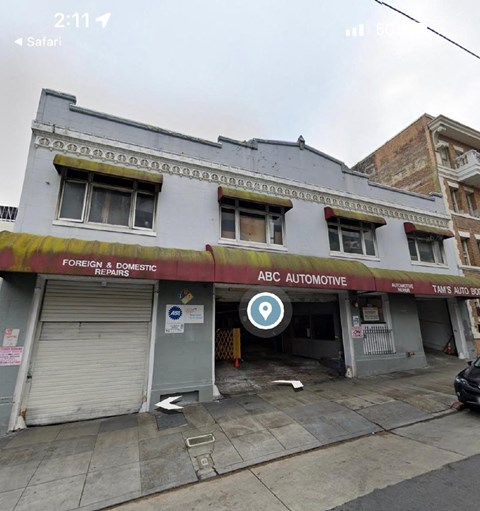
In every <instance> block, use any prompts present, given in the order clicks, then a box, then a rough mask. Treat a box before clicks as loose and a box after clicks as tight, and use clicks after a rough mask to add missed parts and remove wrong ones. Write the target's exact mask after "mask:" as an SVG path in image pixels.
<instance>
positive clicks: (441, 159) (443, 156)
mask: <svg viewBox="0 0 480 511" xmlns="http://www.w3.org/2000/svg"><path fill="white" fill-rule="evenodd" d="M437 154H438V158H437V160H438V163H439V164H440V165H443V166H445V167H451V164H450V153H449V149H448V146H445V145H444V146H441V147H439V148H438V152H437Z"/></svg>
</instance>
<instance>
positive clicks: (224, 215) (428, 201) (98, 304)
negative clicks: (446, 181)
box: [0, 90, 480, 431]
mask: <svg viewBox="0 0 480 511" xmlns="http://www.w3.org/2000/svg"><path fill="white" fill-rule="evenodd" d="M32 131H33V134H32V140H31V146H30V151H29V157H28V163H27V169H26V174H25V180H24V185H23V190H22V196H21V201H20V206H19V211H18V216H17V221H16V224H15V232H13V233H11V232H2V233H0V272H1V275H2V276H3V277H4V279H5V280H4V285H3V286H2V289H1V292H0V331H2V332H5V331H7V329H8V332H9V336H6V337H8V343H7V344H8V346H4V347H3V353H2V362H3V363H2V365H1V366H0V388H1V389H2V396H0V397H1V399H2V400H1V402H0V423H1V424H2V431H5V430H7V429H10V430H12V429H15V428H18V427H22V426H23V425H24V423H26V424H27V425H38V424H51V423H56V422H64V421H73V420H82V419H89V418H93V417H103V416H108V415H116V414H123V413H131V412H137V411H148V410H152V409H153V408H154V405H155V403H156V402H157V401H158V400H159V399H160V398H161V397H162V396H167V395H171V394H181V395H183V396H185V397H186V398H188V399H191V400H199V401H208V400H211V399H213V398H214V396H215V395H217V389H216V386H215V370H216V364H215V342H216V332H217V331H218V330H219V329H223V328H229V327H230V326H232V325H235V324H237V325H238V315H239V303H240V302H241V301H242V297H243V296H244V295H245V293H248V292H251V291H252V290H262V289H265V288H268V289H272V288H273V289H274V290H278V293H281V294H282V296H284V299H285V300H286V301H287V300H288V302H289V303H290V304H291V310H292V319H291V322H290V325H289V326H288V328H287V329H286V330H285V331H284V332H282V333H281V334H280V335H278V336H276V338H275V339H274V340H272V339H264V338H260V337H259V338H252V336H248V335H245V338H246V339H247V338H248V341H249V342H250V343H264V344H263V346H264V348H265V349H264V350H262V353H263V354H262V356H265V357H268V356H269V353H273V352H274V351H281V352H283V353H285V354H287V355H288V354H291V355H297V356H303V357H308V358H312V359H321V358H328V357H332V358H335V357H338V356H340V357H341V358H342V359H343V361H344V364H345V368H346V375H347V376H362V375H370V374H378V373H386V372H390V371H395V370H405V369H412V368H419V367H424V366H425V365H426V356H425V348H431V349H438V350H443V349H446V348H447V347H449V349H451V350H452V351H453V350H454V351H456V353H457V354H458V356H459V357H462V358H470V357H471V356H472V354H473V351H474V349H473V344H472V339H471V335H470V334H471V328H470V324H469V322H468V321H469V316H468V313H467V310H466V307H465V298H470V297H472V296H477V295H478V294H479V293H480V281H479V280H476V279H474V278H466V277H464V276H463V275H461V274H460V273H459V270H458V267H457V261H456V256H455V249H454V241H453V239H452V237H453V233H452V232H451V231H450V229H449V222H450V219H449V216H448V215H447V213H446V210H445V206H444V202H443V199H442V197H441V196H440V195H439V194H438V193H433V194H430V195H420V194H418V193H413V192H406V191H400V190H396V189H393V188H391V187H388V186H385V185H381V184H377V183H373V182H370V181H369V180H368V178H367V177H365V176H364V175H361V174H359V173H355V172H352V171H351V170H350V169H348V168H347V167H346V166H345V165H344V164H343V163H342V162H341V161H338V160H336V159H335V158H332V157H330V156H328V155H326V154H324V153H322V152H320V151H318V150H316V149H314V148H312V147H309V146H308V145H306V144H305V141H304V140H303V138H302V137H300V138H299V139H298V141H297V142H280V141H272V140H258V139H254V140H250V141H248V142H239V141H236V140H231V139H227V138H222V137H221V138H219V140H218V142H211V141H207V140H201V139H197V138H193V137H188V136H185V135H181V134H178V133H173V132H170V131H166V130H163V129H160V128H155V127H152V126H149V125H145V124H141V123H138V122H134V121H129V120H125V119H121V118H117V117H114V116H111V115H108V114H104V113H100V112H95V111H91V110H88V109H86V108H82V107H79V106H77V105H76V98H75V97H74V96H71V95H68V94H63V93H59V92H55V91H51V90H44V91H43V92H42V95H41V99H40V105H39V109H38V113H37V116H36V118H35V120H34V122H33V125H32ZM12 332H17V334H16V335H14V334H12ZM242 335H243V333H242ZM241 370H242V369H241V366H240V369H239V371H241Z"/></svg>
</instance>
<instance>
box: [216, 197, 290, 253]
mask: <svg viewBox="0 0 480 511" xmlns="http://www.w3.org/2000/svg"><path fill="white" fill-rule="evenodd" d="M220 215H221V233H220V236H221V237H222V238H224V239H228V240H235V241H245V242H251V243H263V244H267V245H279V246H281V245H283V244H284V215H285V208H284V207H282V206H274V205H269V204H260V203H256V202H249V201H244V200H240V199H234V198H229V197H224V198H223V199H222V202H221V207H220Z"/></svg>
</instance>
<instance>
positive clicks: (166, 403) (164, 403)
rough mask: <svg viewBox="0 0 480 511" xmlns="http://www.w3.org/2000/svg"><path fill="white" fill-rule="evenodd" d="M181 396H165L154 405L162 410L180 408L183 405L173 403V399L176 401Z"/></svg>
mask: <svg viewBox="0 0 480 511" xmlns="http://www.w3.org/2000/svg"><path fill="white" fill-rule="evenodd" d="M181 397H182V396H172V397H167V398H165V399H162V400H161V401H159V402H158V403H157V404H156V405H155V406H157V407H158V408H163V409H164V410H181V409H182V408H183V406H178V405H174V404H173V402H174V401H178V400H179V399H180V398H181Z"/></svg>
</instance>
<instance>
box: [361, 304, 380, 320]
mask: <svg viewBox="0 0 480 511" xmlns="http://www.w3.org/2000/svg"><path fill="white" fill-rule="evenodd" d="M362 312H363V320H364V321H378V320H379V319H380V318H379V315H378V307H363V308H362Z"/></svg>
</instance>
